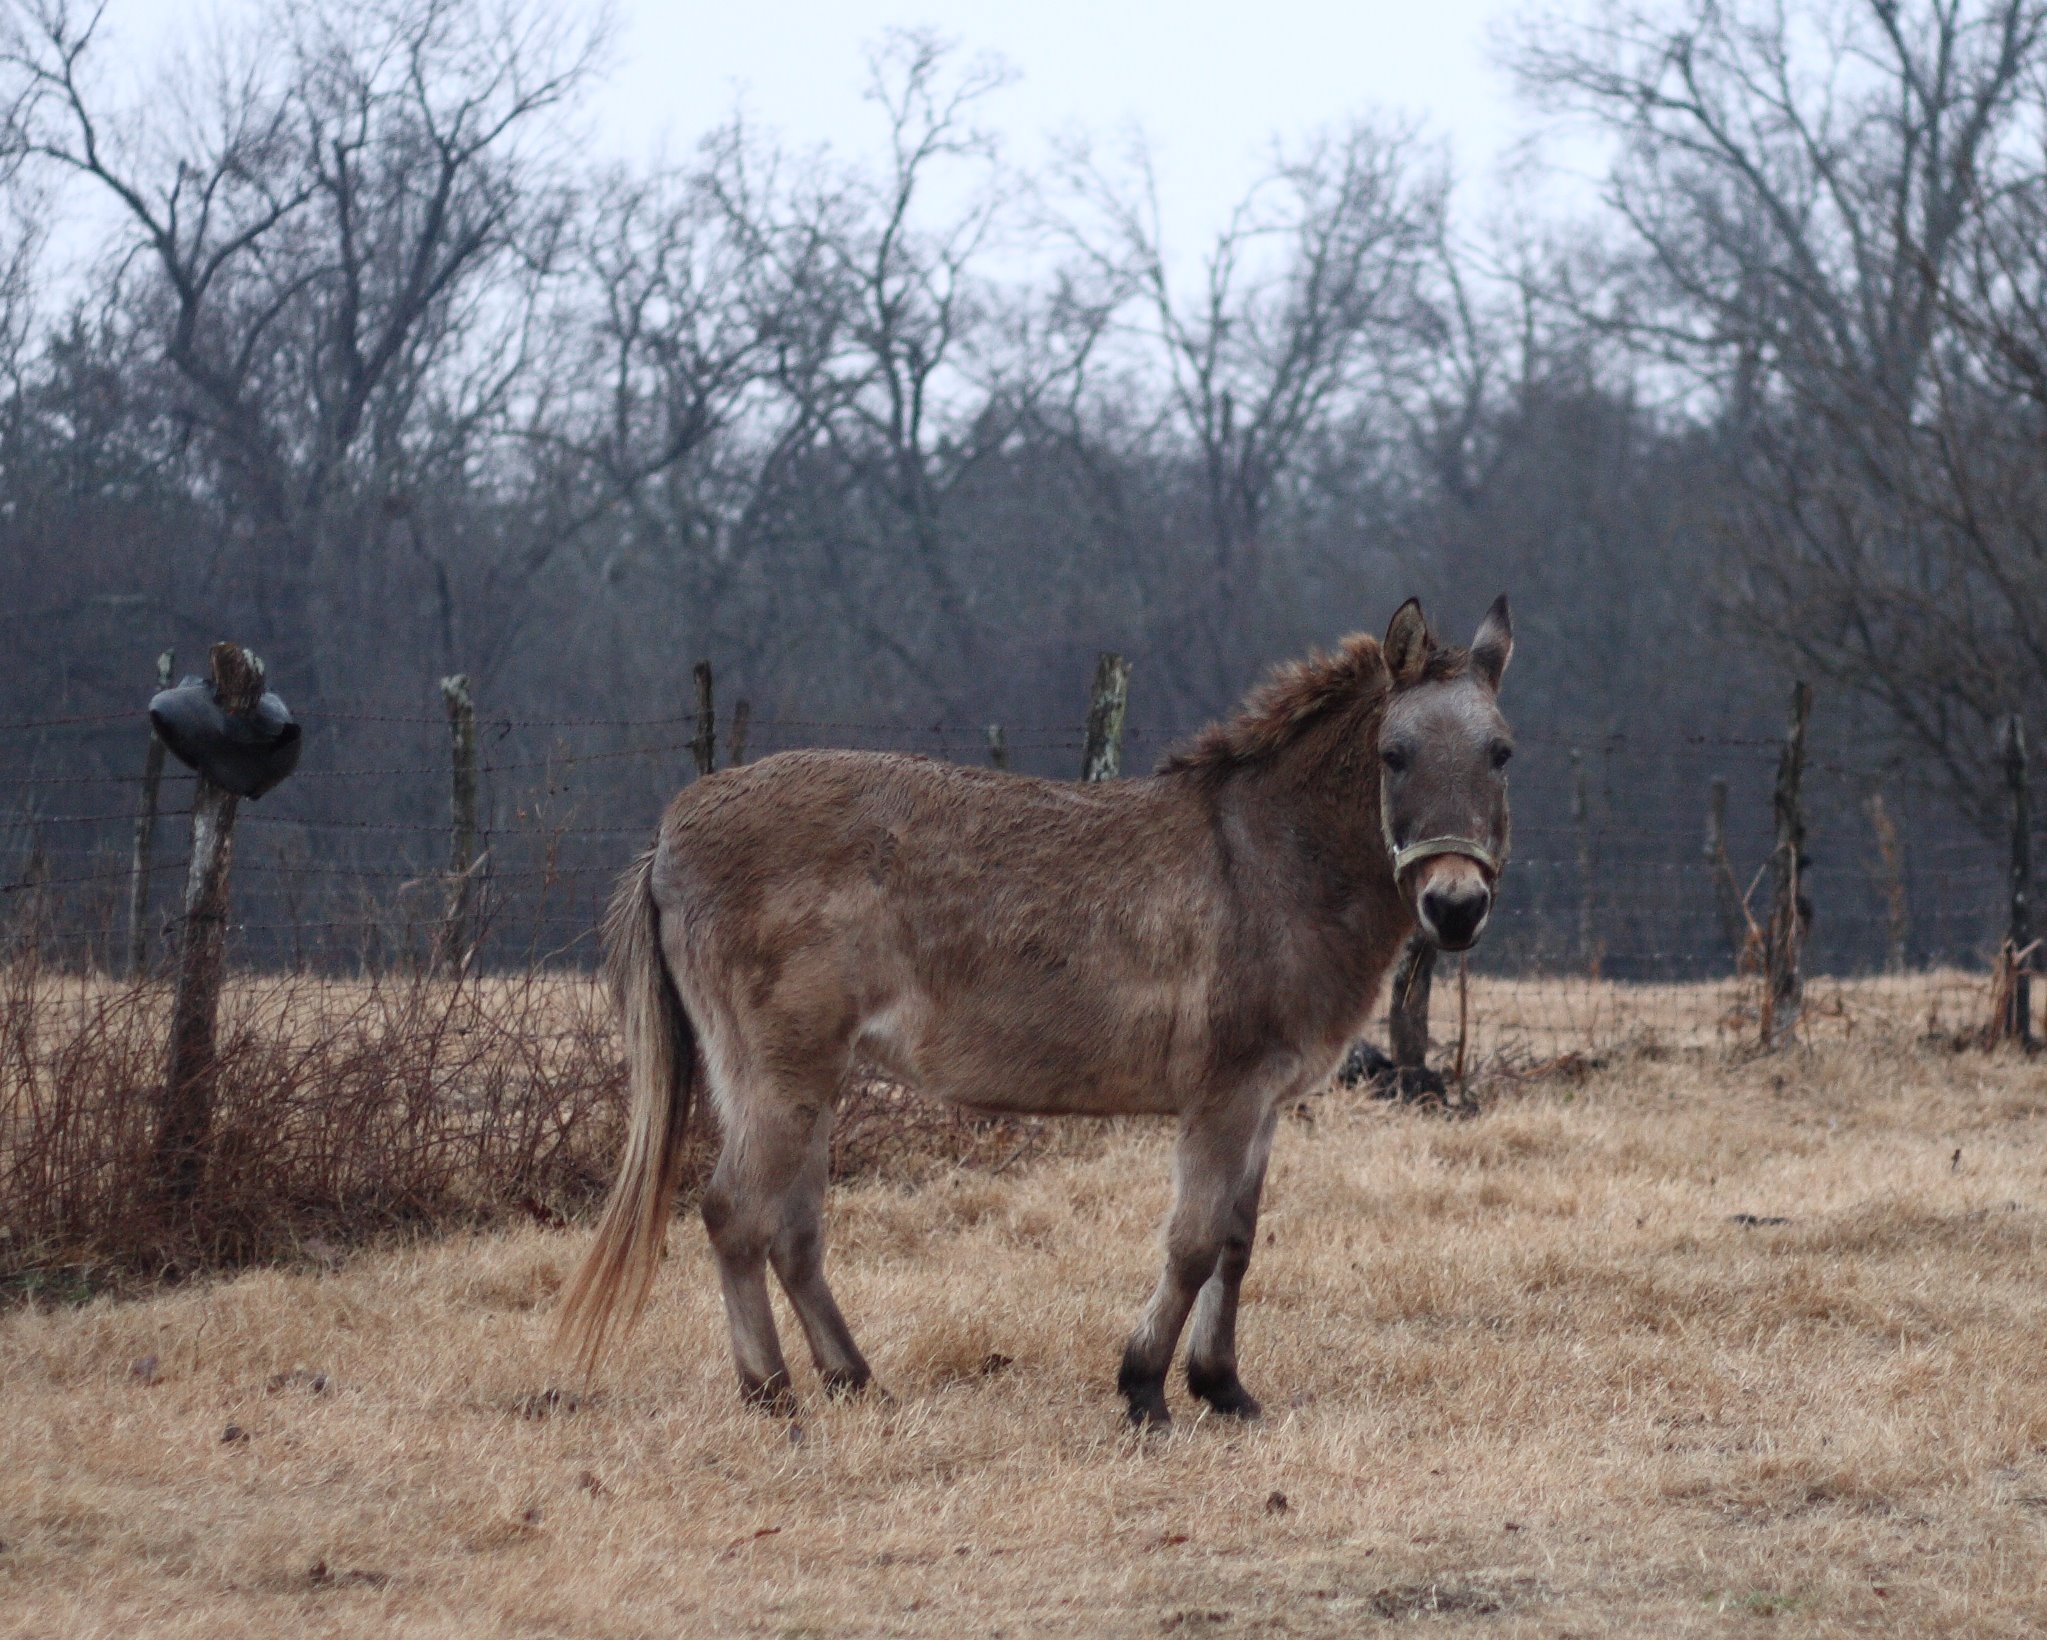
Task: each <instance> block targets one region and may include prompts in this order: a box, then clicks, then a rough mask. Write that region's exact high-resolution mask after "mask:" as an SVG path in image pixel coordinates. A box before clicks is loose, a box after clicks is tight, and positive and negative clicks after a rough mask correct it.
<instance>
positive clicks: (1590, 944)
mask: <svg viewBox="0 0 2047 1640" xmlns="http://www.w3.org/2000/svg"><path fill="white" fill-rule="evenodd" d="M1571 824H1572V826H1573V827H1574V828H1575V829H1576V830H1577V833H1578V961H1579V963H1580V965H1581V966H1582V967H1583V968H1584V970H1585V975H1586V978H1588V979H1597V978H1599V957H1600V952H1599V943H1598V936H1597V929H1596V926H1595V922H1594V918H1593V862H1592V803H1591V800H1590V798H1589V797H1588V796H1587V794H1586V790H1585V754H1584V753H1582V752H1581V751H1579V750H1578V749H1577V748H1576V747H1575V746H1574V747H1572V748H1571Z"/></svg>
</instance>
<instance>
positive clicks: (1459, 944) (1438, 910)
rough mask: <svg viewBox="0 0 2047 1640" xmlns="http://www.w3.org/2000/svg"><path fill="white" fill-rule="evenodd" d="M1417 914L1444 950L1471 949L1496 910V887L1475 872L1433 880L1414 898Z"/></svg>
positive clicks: (1426, 929)
mask: <svg viewBox="0 0 2047 1640" xmlns="http://www.w3.org/2000/svg"><path fill="white" fill-rule="evenodd" d="M1415 914H1416V915H1417V916H1418V917H1419V918H1420V919H1421V925H1422V928H1423V929H1424V930H1425V931H1426V932H1427V934H1428V936H1429V938H1430V939H1432V940H1434V941H1435V942H1436V944H1438V945H1439V946H1441V947H1442V948H1443V949H1444V950H1445V951H1468V950H1470V949H1471V947H1472V946H1473V945H1474V944H1475V943H1476V942H1477V940H1478V936H1479V934H1480V933H1481V932H1482V931H1483V930H1484V928H1485V925H1486V919H1487V918H1488V917H1490V916H1491V915H1492V914H1493V891H1492V889H1491V887H1490V886H1488V885H1487V884H1486V883H1485V882H1483V881H1480V880H1476V878H1475V877H1473V876H1466V877H1461V878H1459V879H1457V880H1455V881H1453V882H1448V883H1431V884H1430V885H1429V886H1428V887H1427V888H1425V889H1423V890H1422V893H1421V896H1420V898H1419V899H1418V900H1417V901H1416V902H1415Z"/></svg>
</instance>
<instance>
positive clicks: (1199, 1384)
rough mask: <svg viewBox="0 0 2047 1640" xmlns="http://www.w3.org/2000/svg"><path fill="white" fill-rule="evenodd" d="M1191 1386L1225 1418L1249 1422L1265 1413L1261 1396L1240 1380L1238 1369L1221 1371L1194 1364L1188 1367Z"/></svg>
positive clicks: (1188, 1379)
mask: <svg viewBox="0 0 2047 1640" xmlns="http://www.w3.org/2000/svg"><path fill="white" fill-rule="evenodd" d="M1187 1387H1188V1388H1189V1389H1190V1390H1192V1391H1193V1392H1194V1393H1195V1394H1196V1395H1198V1396H1200V1397H1201V1399H1202V1400H1204V1401H1206V1402H1207V1403H1208V1404H1209V1406H1210V1407H1211V1408H1212V1409H1213V1410H1214V1411H1215V1412H1217V1413H1219V1414H1220V1415H1221V1416H1223V1417H1225V1418H1241V1419H1243V1420H1244V1422H1246V1423H1249V1422H1250V1421H1251V1420H1252V1419H1253V1418H1258V1417H1262V1416H1263V1415H1264V1412H1265V1409H1264V1408H1263V1407H1261V1406H1260V1405H1259V1404H1258V1400H1257V1397H1255V1396H1254V1395H1252V1394H1251V1392H1250V1391H1249V1390H1247V1389H1245V1388H1244V1386H1243V1384H1242V1383H1241V1382H1239V1381H1238V1378H1237V1374H1236V1372H1235V1370H1234V1369H1231V1368H1227V1367H1225V1368H1223V1369H1222V1370H1220V1371H1216V1370H1214V1369H1209V1370H1206V1371H1204V1370H1203V1369H1201V1368H1199V1367H1196V1366H1192V1365H1190V1366H1189V1367H1188V1368H1187Z"/></svg>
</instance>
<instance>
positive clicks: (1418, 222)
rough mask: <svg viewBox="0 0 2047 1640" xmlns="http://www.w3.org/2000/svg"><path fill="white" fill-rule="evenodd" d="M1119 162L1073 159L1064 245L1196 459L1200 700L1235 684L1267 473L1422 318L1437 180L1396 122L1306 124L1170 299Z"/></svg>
mask: <svg viewBox="0 0 2047 1640" xmlns="http://www.w3.org/2000/svg"><path fill="white" fill-rule="evenodd" d="M1135 173H1136V177H1135V184H1134V186H1132V185H1128V184H1125V183H1123V182H1120V181H1118V180H1117V179H1115V178H1113V177H1111V176H1109V175H1108V174H1106V173H1105V172H1104V171H1103V170H1102V169H1100V168H1099V167H1098V166H1096V165H1095V164H1094V163H1093V162H1092V161H1091V160H1090V159H1089V157H1088V156H1087V155H1086V154H1085V153H1081V154H1079V155H1076V156H1075V157H1074V159H1073V161H1072V162H1071V163H1070V164H1069V166H1068V175H1069V181H1070V182H1071V184H1072V185H1073V187H1074V189H1075V192H1076V195H1077V197H1078V199H1079V200H1080V202H1081V204H1082V207H1083V210H1084V211H1085V212H1086V213H1087V214H1089V215H1091V216H1092V217H1093V218H1094V219H1095V221H1097V222H1098V223H1099V224H1100V225H1101V226H1100V228H1099V229H1094V230H1091V229H1089V228H1081V229H1079V230H1078V231H1077V232H1076V239H1077V242H1078V243H1080V244H1082V245H1083V246H1085V247H1087V248H1088V249H1090V250H1091V252H1092V254H1093V255H1094V256H1095V258H1096V259H1097V264H1098V266H1099V267H1100V268H1102V269H1103V270H1104V271H1105V272H1108V273H1112V274H1113V275H1114V276H1115V277H1116V278H1117V279H1118V280H1120V281H1121V283H1122V284H1123V287H1124V289H1125V290H1126V291H1127V293H1128V296H1129V298H1130V299H1131V301H1132V302H1133V303H1134V304H1135V310H1136V312H1137V313H1138V314H1140V315H1141V319H1140V320H1139V326H1140V330H1141V333H1142V334H1143V335H1144V337H1145V338H1146V340H1147V341H1148V342H1149V343H1150V344H1151V345H1153V346H1155V347H1156V348H1157V349H1158V352H1159V355H1160V357H1161V358H1162V360H1163V363H1164V367H1165V371H1166V398H1167V403H1168V404H1169V405H1170V416H1171V424H1172V427H1173V430H1174V433H1175V435H1176V436H1177V437H1178V438H1179V439H1181V440H1183V441H1184V442H1185V445H1186V447H1187V450H1188V452H1189V454H1190V456H1191V458H1192V460H1193V462H1194V463H1195V465H1196V468H1197V474H1198V483H1199V486H1200V491H1201V500H1202V505H1201V524H1202V534H1203V538H1204V539H1203V545H1204V547H1205V549H1206V552H1207V562H1206V563H1205V564H1203V565H1201V567H1200V572H1199V573H1198V575H1197V576H1196V577H1195V581H1196V585H1197V587H1198V595H1197V598H1196V601H1195V603H1194V605H1193V609H1192V611H1191V612H1190V613H1193V614H1194V616H1195V618H1196V619H1197V620H1198V621H1199V623H1200V625H1201V627H1202V629H1203V633H1204V636H1205V639H1206V649H1207V654H1206V656H1205V657H1204V659H1205V661H1206V663H1207V665H1208V667H1209V669H1210V675H1209V676H1208V678H1206V679H1205V680H1203V685H1202V686H1200V687H1199V694H1200V695H1202V696H1206V697H1207V699H1208V701H1209V702H1210V703H1213V702H1217V701H1219V700H1221V699H1225V698H1227V696H1228V695H1229V693H1230V692H1231V691H1232V690H1233V689H1234V688H1235V686H1236V684H1237V682H1238V681H1239V679H1238V677H1237V676H1236V674H1237V673H1238V672H1239V671H1240V670H1241V663H1242V653H1241V652H1242V649H1243V644H1242V642H1241V637H1242V633H1241V622H1242V620H1243V618H1244V614H1245V612H1246V611H1247V610H1248V609H1249V608H1251V607H1252V606H1253V604H1254V603H1255V600H1256V596H1257V589H1258V584H1259V577H1260V561H1259V560H1260V553H1261V549H1262V546H1263V543H1264V536H1265V531H1266V528H1267V523H1268V518H1269V514H1270V512H1271V509H1272V506H1273V504H1274V502H1275V499H1276V498H1277V496H1278V495H1279V494H1280V490H1281V485H1282V481H1283V480H1284V479H1285V478H1286V477H1287V476H1288V475H1289V474H1290V473H1291V472H1292V471H1293V470H1294V469H1295V468H1296V466H1297V464H1298V463H1299V462H1300V460H1301V458H1302V456H1303V453H1304V451H1305V450H1306V448H1307V445H1308V442H1309V440H1310V439H1311V438H1312V437H1314V436H1315V435H1316V434H1317V433H1318V432H1320V431H1322V430H1323V429H1325V428H1326V426H1327V425H1328V423H1329V422H1330V421H1331V420H1332V418H1335V417H1338V416H1340V415H1341V414H1343V413H1344V412H1346V411H1348V410H1350V409H1352V408H1354V407H1355V404H1356V402H1357V399H1358V396H1359V394H1360V392H1361V390H1362V389H1364V388H1365V387H1366V385H1367V383H1369V382H1372V381H1375V380H1376V381H1378V382H1380V383H1382V384H1383V383H1384V382H1385V381H1387V380H1388V379H1389V377H1390V376H1391V374H1392V372H1393V369H1394V361H1395V359H1396V358H1397V357H1398V356H1399V355H1401V354H1403V353H1405V352H1406V351H1407V350H1408V348H1409V345H1410V344H1411V343H1412V342H1413V341H1414V340H1415V339H1416V338H1417V337H1418V336H1419V335H1420V334H1422V333H1423V332H1425V331H1426V330H1427V329H1429V328H1430V327H1431V325H1432V323H1433V315H1432V314H1431V312H1430V309H1429V307H1428V304H1427V302H1426V300H1425V298H1424V294H1423V287H1424V270H1425V268H1426V266H1427V262H1428V255H1429V251H1430V248H1431V247H1432V246H1433V245H1435V244H1436V243H1438V242H1439V240H1440V236H1441V233H1442V228H1443V209H1444V199H1445V193H1446V187H1447V184H1446V181H1445V179H1444V177H1443V176H1442V175H1441V173H1440V171H1439V170H1437V169H1435V168H1433V167H1430V166H1428V165H1426V164H1424V163H1423V156H1422V155H1421V154H1420V152H1419V150H1418V145H1417V143H1416V140H1415V138H1414V136H1413V133H1412V132H1410V131H1408V130H1406V129H1403V128H1400V127H1395V126H1388V125H1384V124H1377V123H1372V122H1360V123H1358V124H1355V125H1353V126H1351V127H1349V128H1347V129H1345V130H1343V131H1340V132H1338V133H1335V134H1332V135H1326V136H1323V137H1321V138H1319V139H1317V140H1315V141H1313V142H1311V143H1310V144H1309V145H1308V146H1307V147H1306V148H1305V150H1304V151H1302V152H1301V153H1299V154H1295V155H1281V156H1280V157H1279V158H1278V159H1277V161H1276V162H1275V164H1274V166H1273V169H1272V170H1271V172H1270V173H1269V174H1268V175H1267V176H1266V177H1264V178H1263V179H1262V180H1261V181H1259V182H1258V183H1257V184H1256V185H1255V186H1254V187H1253V189H1252V190H1251V191H1250V193H1249V194H1248V195H1247V196H1246V197H1245V199H1244V200H1243V201H1242V202H1240V203H1239V205H1238V206H1237V208H1236V209H1235V210H1234V211H1233V212H1232V214H1231V217H1230V219H1229V222H1228V223H1227V225H1226V226H1225V227H1224V228H1223V230H1222V232H1221V233H1220V234H1219V235H1218V236H1217V238H1216V240H1215V242H1214V244H1213V245H1212V246H1211V247H1210V248H1209V250H1208V252H1207V254H1206V255H1205V257H1204V258H1203V259H1202V262H1201V275H1200V279H1199V282H1198V285H1197V287H1196V289H1195V290H1194V292H1193V293H1192V295H1191V296H1183V294H1182V292H1181V290H1180V288H1179V285H1178V282H1177V280H1176V279H1175V277H1174V273H1173V259H1172V256H1171V254H1170V251H1169V248H1168V246H1167V244H1166V238H1165V233H1164V229H1163V225H1162V223H1161V221H1160V213H1159V202H1158V190H1157V187H1156V183H1155V179H1154V177H1153V174H1152V171H1151V166H1150V161H1149V158H1148V156H1147V155H1146V154H1145V153H1144V151H1143V150H1142V149H1141V148H1140V149H1139V151H1138V152H1137V154H1136V155H1135Z"/></svg>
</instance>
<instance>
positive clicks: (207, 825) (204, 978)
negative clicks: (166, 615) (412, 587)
mask: <svg viewBox="0 0 2047 1640" xmlns="http://www.w3.org/2000/svg"><path fill="white" fill-rule="evenodd" d="M211 661H212V674H213V687H214V691H215V694H216V697H217V698H218V700H219V702H220V706H221V709H222V710H223V711H226V712H249V711H253V710H254V709H255V706H256V702H257V701H258V700H259V699H261V698H262V694H263V663H262V662H261V661H259V660H258V659H257V658H256V657H255V656H254V655H251V654H249V653H248V652H247V651H245V650H244V649H243V648H242V647H241V646H240V645H239V644H232V643H217V644H215V645H214V646H213V653H212V656H211ZM236 802H237V799H236V798H235V795H234V794H233V793H232V792H229V791H225V790H223V789H222V788H221V787H219V786H216V785H215V784H214V783H213V782H212V781H211V780H209V779H207V778H206V776H205V775H204V774H201V775H200V776H199V777H198V786H197V789H196V790H195V792H194V794H193V797H192V863H191V867H190V869H189V871H188V872H187V874H186V877H185V922H184V929H183V935H182V939H181V941H180V947H179V952H178V989H177V996H176V998H175V1000H174V1001H173V1002H172V1004H171V1043H170V1056H169V1062H168V1064H167V1066H166V1068H165V1073H164V1084H163V1103H162V1106H161V1108H160V1110H159V1112H158V1123H157V1130H156V1144H155V1149H154V1151H153V1152H152V1154H151V1157H150V1185H151V1187H152V1189H153V1190H154V1192H155V1194H156V1195H157V1197H158V1199H159V1200H161V1201H164V1202H167V1203H170V1204H172V1205H174V1206H184V1205H186V1204H189V1203H190V1202H191V1200H192V1198H193V1197H194V1196H196V1195H197V1194H198V1192H199V1185H200V1181H201V1180H202V1179H203V1178H204V1177H205V1173H206V1158H207V1152H208V1150H209V1149H210V1147H211V1142H212V1137H213V1094H214V1086H215V1083H216V1081H217V1080H218V1077H219V1073H220V1065H219V1061H218V1059H217V1058H216V1057H215V1054H214V1041H213V1030H214V1020H215V1017H216V1016H217V1015H218V1013H219V1010H220V982H221V970H222V967H223V964H224V960H225V956H226V949H227V879H228V867H229V864H230V863H231V861H232V859H233V856H234V831H235V806H236Z"/></svg>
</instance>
